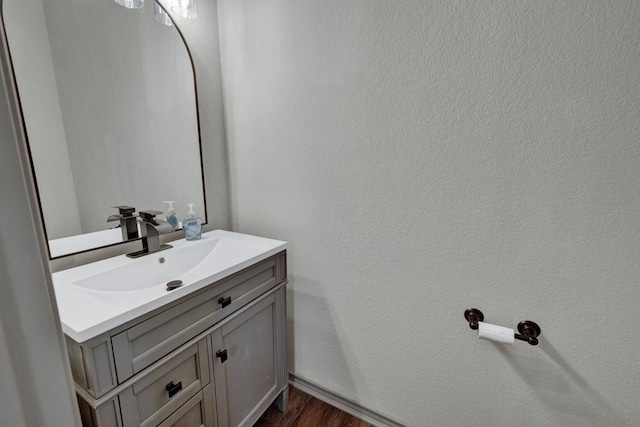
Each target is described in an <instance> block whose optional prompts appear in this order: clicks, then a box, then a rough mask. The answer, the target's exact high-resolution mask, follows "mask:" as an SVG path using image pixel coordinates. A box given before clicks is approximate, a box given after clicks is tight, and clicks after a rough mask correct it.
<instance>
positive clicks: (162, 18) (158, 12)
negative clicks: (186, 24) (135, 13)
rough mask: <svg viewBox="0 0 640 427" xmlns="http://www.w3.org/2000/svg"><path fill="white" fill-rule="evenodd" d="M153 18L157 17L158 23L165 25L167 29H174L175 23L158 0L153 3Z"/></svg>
mask: <svg viewBox="0 0 640 427" xmlns="http://www.w3.org/2000/svg"><path fill="white" fill-rule="evenodd" d="M153 16H155V18H156V21H158V22H159V23H161V24H164V25H166V26H167V27H173V21H172V20H171V17H170V16H169V14H168V13H167V11H166V10H164V9H163V8H162V6H160V3H158V1H157V0H156V1H154V2H153Z"/></svg>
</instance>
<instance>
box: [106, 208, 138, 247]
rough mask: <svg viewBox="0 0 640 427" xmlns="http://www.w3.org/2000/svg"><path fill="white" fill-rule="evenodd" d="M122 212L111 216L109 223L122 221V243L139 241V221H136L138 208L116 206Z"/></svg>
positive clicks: (108, 219)
mask: <svg viewBox="0 0 640 427" xmlns="http://www.w3.org/2000/svg"><path fill="white" fill-rule="evenodd" d="M114 208H116V209H118V211H119V212H120V213H119V214H118V215H110V216H109V218H107V222H112V221H120V229H121V230H122V241H123V242H126V241H129V240H133V239H137V238H138V237H139V236H138V221H137V220H136V216H137V215H136V214H135V213H134V212H135V211H136V208H134V207H133V206H114Z"/></svg>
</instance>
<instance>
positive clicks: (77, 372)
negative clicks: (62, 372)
mask: <svg viewBox="0 0 640 427" xmlns="http://www.w3.org/2000/svg"><path fill="white" fill-rule="evenodd" d="M64 338H65V343H66V345H67V353H69V363H70V365H71V375H72V376H73V381H75V383H76V384H78V385H79V386H80V387H82V388H83V389H85V390H87V389H88V388H89V383H88V382H87V371H86V370H85V367H84V357H83V354H82V347H81V346H80V344H78V343H77V342H75V341H74V340H72V339H71V338H69V337H68V336H66V335H65V337H64Z"/></svg>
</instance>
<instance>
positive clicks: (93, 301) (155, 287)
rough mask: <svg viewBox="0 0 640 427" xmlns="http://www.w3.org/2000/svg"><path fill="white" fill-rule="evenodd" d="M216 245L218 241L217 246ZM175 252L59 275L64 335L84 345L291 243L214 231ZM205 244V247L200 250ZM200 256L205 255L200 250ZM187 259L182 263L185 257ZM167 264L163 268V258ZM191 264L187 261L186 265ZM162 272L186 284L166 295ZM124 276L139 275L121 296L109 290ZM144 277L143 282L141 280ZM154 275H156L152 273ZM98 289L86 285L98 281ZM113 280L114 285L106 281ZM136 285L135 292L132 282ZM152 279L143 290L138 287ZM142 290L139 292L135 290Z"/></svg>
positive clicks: (123, 284) (177, 245)
mask: <svg viewBox="0 0 640 427" xmlns="http://www.w3.org/2000/svg"><path fill="white" fill-rule="evenodd" d="M216 240H217V241H216ZM170 244H171V245H172V246H173V249H168V250H165V251H161V252H156V253H154V254H150V255H147V256H144V257H142V258H138V259H131V258H127V257H126V256H125V255H120V256H117V257H113V258H108V259H105V260H102V261H98V262H94V263H91V264H87V265H83V266H80V267H75V268H71V269H69V270H64V271H60V272H57V273H54V274H53V275H52V277H53V286H54V290H55V295H56V301H57V303H58V311H59V313H60V320H61V322H62V329H63V331H64V333H65V334H67V335H68V336H69V337H71V338H72V339H73V340H75V341H76V342H79V343H82V342H84V341H87V340H89V339H91V338H94V337H96V336H98V335H100V334H102V333H104V332H107V331H109V330H111V329H113V328H116V327H118V326H120V325H122V324H124V323H126V322H128V321H130V320H133V319H135V318H136V317H138V316H141V315H143V314H145V313H148V312H149V311H151V310H154V309H156V308H159V307H162V306H163V305H165V304H168V303H170V302H172V301H175V300H177V299H179V298H181V297H183V296H185V295H188V294H190V293H192V292H194V291H196V290H198V289H201V288H203V287H205V286H207V285H209V284H211V283H213V282H216V281H218V280H220V279H223V278H225V277H227V276H229V275H231V274H233V273H236V272H238V271H240V270H242V269H244V268H246V267H248V266H250V265H252V264H255V263H256V262H259V261H262V260H264V259H267V258H269V257H270V256H272V255H275V254H277V253H279V252H281V251H283V250H284V249H286V245H287V244H286V242H283V241H280V240H272V239H266V238H262V237H256V236H249V235H246V234H240V233H233V232H230V231H223V230H215V231H210V232H208V233H203V235H202V239H201V240H197V241H191V242H188V241H186V240H184V239H181V240H176V241H173V242H170ZM199 245H201V246H199ZM199 248H205V249H206V250H209V249H208V248H214V249H213V250H211V252H210V253H209V252H206V253H205V255H203V256H202V259H197V260H194V262H193V263H194V265H193V266H191V265H189V266H188V267H186V268H179V269H178V270H176V269H175V264H174V266H171V262H172V261H174V260H176V261H175V262H176V263H178V262H184V261H182V260H184V254H185V253H186V254H189V255H190V254H191V252H185V250H186V251H192V250H193V249H196V250H199ZM199 252H200V255H202V253H203V251H202V250H199ZM180 256H182V258H180ZM161 257H162V258H165V259H166V263H162V264H160V263H159V258H161ZM187 264H188V260H187ZM163 268H173V270H172V271H177V272H178V273H176V276H177V277H174V276H171V280H174V279H179V280H182V281H183V283H184V285H183V286H182V287H180V288H178V289H175V290H173V291H171V292H167V290H166V278H164V277H163V276H162V270H161V269H163ZM120 272H135V274H134V275H135V276H136V277H134V278H133V279H132V278H131V277H127V280H124V281H123V280H119V281H118V282H119V283H115V282H116V280H114V281H113V282H114V288H117V290H116V291H112V290H104V289H103V288H104V285H103V283H109V281H110V280H111V279H112V278H117V277H118V274H120ZM139 273H142V274H141V275H140V277H143V278H144V279H138V278H137V277H138V276H139ZM151 273H152V274H151ZM127 276H133V274H128V273H127ZM95 278H100V284H99V285H91V286H87V285H86V283H95V282H97V281H96V280H95ZM103 278H108V279H109V280H106V281H105V280H103ZM129 280H133V281H134V282H131V290H129V288H127V286H128V285H127V282H128V281H129ZM143 280H149V281H150V282H149V283H146V284H144V286H137V283H138V282H140V281H143ZM136 288H138V289H136Z"/></svg>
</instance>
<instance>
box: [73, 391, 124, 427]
mask: <svg viewBox="0 0 640 427" xmlns="http://www.w3.org/2000/svg"><path fill="white" fill-rule="evenodd" d="M78 407H79V408H80V419H81V420H82V426H83V427H122V422H121V420H120V404H119V402H118V399H117V398H113V399H111V400H109V401H108V402H106V403H105V404H103V405H102V406H100V407H99V408H98V409H94V408H93V407H92V406H91V405H90V404H89V403H87V402H86V401H85V400H84V399H82V397H80V395H78Z"/></svg>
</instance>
